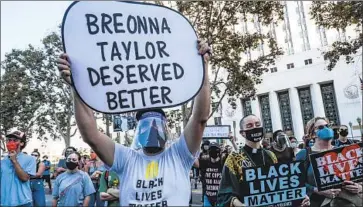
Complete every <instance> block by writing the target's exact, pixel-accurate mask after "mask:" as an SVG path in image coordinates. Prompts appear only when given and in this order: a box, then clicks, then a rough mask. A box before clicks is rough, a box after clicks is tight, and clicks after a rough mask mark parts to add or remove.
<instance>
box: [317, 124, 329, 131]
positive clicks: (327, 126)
mask: <svg viewBox="0 0 363 207" xmlns="http://www.w3.org/2000/svg"><path fill="white" fill-rule="evenodd" d="M325 127H326V128H329V127H330V126H329V124H325V125H320V126H317V127H315V128H316V129H320V130H321V129H324V128H325Z"/></svg>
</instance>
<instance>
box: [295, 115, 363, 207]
mask: <svg viewBox="0 0 363 207" xmlns="http://www.w3.org/2000/svg"><path fill="white" fill-rule="evenodd" d="M328 123H329V120H328V119H326V118H324V117H316V118H313V119H312V120H310V121H309V122H308V123H307V126H306V130H307V131H308V133H309V137H310V138H314V140H315V142H314V145H313V146H312V147H311V148H307V149H303V150H301V151H300V152H299V153H298V154H297V156H296V160H304V161H305V168H306V169H307V173H306V174H307V180H306V186H307V193H308V195H309V196H310V199H311V206H312V207H320V206H322V207H335V206H357V205H354V204H353V203H354V202H355V203H359V201H361V198H359V196H358V193H359V192H361V191H362V186H361V185H359V184H356V183H353V182H351V181H345V182H344V184H345V185H344V186H343V188H342V189H330V190H325V191H318V190H317V188H316V183H315V180H314V174H313V169H312V166H311V163H310V158H309V154H312V153H318V152H323V151H327V150H331V149H333V146H332V144H331V142H332V140H333V138H334V132H333V130H332V129H331V128H330V126H329V124H328ZM348 194H351V195H348ZM347 195H348V196H347ZM357 196H358V197H357ZM342 200H345V201H347V202H346V203H345V204H344V205H339V204H338V203H341V202H342ZM348 200H350V201H348ZM351 201H352V202H353V203H352V202H351ZM358 206H359V205H358Z"/></svg>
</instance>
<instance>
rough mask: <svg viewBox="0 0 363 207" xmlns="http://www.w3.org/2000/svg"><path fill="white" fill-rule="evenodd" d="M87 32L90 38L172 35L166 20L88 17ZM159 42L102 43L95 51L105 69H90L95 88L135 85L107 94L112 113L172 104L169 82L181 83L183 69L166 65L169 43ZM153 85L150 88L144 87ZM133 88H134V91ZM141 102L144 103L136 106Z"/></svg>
mask: <svg viewBox="0 0 363 207" xmlns="http://www.w3.org/2000/svg"><path fill="white" fill-rule="evenodd" d="M85 20H86V25H87V30H88V33H89V34H90V35H109V34H122V33H127V34H131V35H133V34H135V35H140V34H142V35H145V38H147V36H149V35H156V36H158V35H160V36H161V35H168V34H171V33H172V31H171V29H170V26H169V23H168V21H167V19H166V18H157V17H145V16H138V15H136V16H134V15H123V14H122V13H113V14H106V13H101V14H97V15H96V14H90V13H88V14H85ZM162 39H163V38H160V40H158V41H147V42H145V43H141V42H137V41H127V40H119V39H115V40H114V41H100V42H97V43H96V45H95V47H97V48H98V49H99V58H100V60H101V61H102V62H105V65H103V66H101V67H98V68H95V67H92V66H89V67H87V71H88V77H89V81H90V84H91V85H92V86H97V85H99V84H101V85H102V86H112V85H119V84H121V83H124V84H125V83H126V84H127V85H136V84H138V86H135V87H134V88H133V89H131V90H122V89H121V90H119V91H117V92H111V91H109V92H106V94H105V97H106V99H107V103H108V108H109V109H110V110H117V109H132V108H135V107H137V105H138V107H145V106H150V105H155V104H160V103H162V104H172V103H173V100H172V99H171V97H170V94H171V92H172V91H171V89H170V87H169V86H168V82H169V81H173V80H178V79H181V78H182V77H183V76H184V69H183V67H182V64H181V63H177V62H168V61H163V59H165V58H168V57H170V54H169V52H168V46H167V44H166V42H164V41H163V40H162ZM155 59H156V60H158V61H159V62H158V63H150V64H141V63H140V64H138V63H137V61H140V60H155ZM147 82H152V83H153V85H152V86H150V87H143V85H145V84H140V83H147ZM131 88H132V87H131ZM136 97H137V98H139V99H140V100H141V102H135V99H136Z"/></svg>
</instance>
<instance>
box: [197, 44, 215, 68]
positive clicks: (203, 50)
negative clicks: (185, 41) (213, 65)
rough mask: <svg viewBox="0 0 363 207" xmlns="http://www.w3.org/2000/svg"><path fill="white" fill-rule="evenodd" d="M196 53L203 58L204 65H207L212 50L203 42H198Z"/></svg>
mask: <svg viewBox="0 0 363 207" xmlns="http://www.w3.org/2000/svg"><path fill="white" fill-rule="evenodd" d="M197 49H198V53H199V54H200V55H202V56H203V60H204V63H206V64H207V63H208V62H209V59H210V57H211V56H212V49H211V48H210V46H209V44H208V42H207V41H205V40H198V47H197Z"/></svg>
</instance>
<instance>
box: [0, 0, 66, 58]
mask: <svg viewBox="0 0 363 207" xmlns="http://www.w3.org/2000/svg"><path fill="white" fill-rule="evenodd" d="M71 3H72V2H71V1H1V59H2V60H3V59H4V57H5V53H7V52H10V51H11V49H12V48H19V49H22V48H26V47H27V46H28V44H33V45H38V46H40V45H41V42H40V41H41V39H42V38H43V37H45V36H46V35H47V34H48V33H50V32H51V31H55V30H57V27H58V25H60V23H61V22H62V19H63V14H64V12H65V10H66V9H67V7H68V6H69V5H70V4H71Z"/></svg>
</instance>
